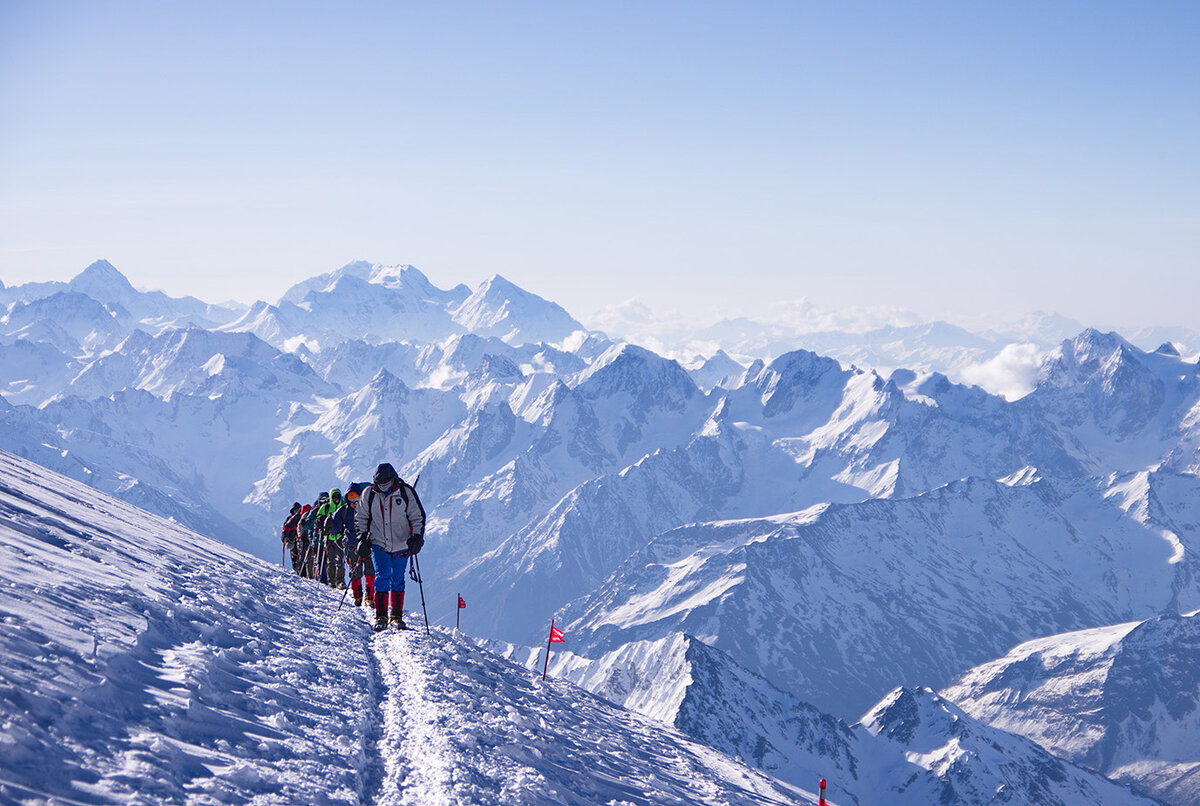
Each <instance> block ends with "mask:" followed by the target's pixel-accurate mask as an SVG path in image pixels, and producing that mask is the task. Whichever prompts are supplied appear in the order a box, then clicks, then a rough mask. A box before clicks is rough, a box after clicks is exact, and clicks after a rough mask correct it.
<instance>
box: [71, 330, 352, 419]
mask: <svg viewBox="0 0 1200 806" xmlns="http://www.w3.org/2000/svg"><path fill="white" fill-rule="evenodd" d="M122 389H144V390H146V391H148V392H150V393H152V394H154V395H155V396H157V397H160V398H162V399H164V400H169V399H171V398H172V397H174V396H176V395H191V396H197V397H206V398H210V399H213V398H216V397H220V396H224V395H230V396H238V397H243V396H248V395H258V396H261V397H263V398H265V399H266V400H267V401H268V402H269V403H272V404H275V405H278V404H279V403H281V402H283V401H291V400H295V399H300V400H304V399H308V398H311V397H313V396H315V395H324V396H330V397H331V396H334V395H336V394H337V392H338V391H339V390H338V389H337V387H334V386H331V385H330V384H328V383H326V382H324V381H323V380H322V379H321V378H320V377H319V376H318V375H317V373H316V372H314V371H313V369H312V367H310V366H309V365H308V364H306V363H305V362H304V361H302V360H301V359H299V358H297V357H296V356H294V355H291V354H288V353H284V352H281V351H279V350H277V349H275V348H274V347H272V346H271V345H269V344H267V343H266V342H265V341H263V340H261V339H259V338H258V337H257V336H254V335H253V334H250V333H221V332H216V331H211V330H204V329H201V328H195V327H192V328H187V329H183V330H177V329H169V330H165V331H163V333H162V334H160V335H158V336H154V337H151V336H147V335H146V334H144V333H142V332H141V331H137V332H135V333H134V334H133V335H131V336H130V337H129V338H127V339H126V340H125V341H124V342H122V343H121V344H120V345H119V346H118V348H117V349H115V350H113V351H112V352H110V353H107V354H105V355H103V356H101V357H100V358H98V359H97V360H95V361H93V362H91V363H89V364H88V365H87V366H86V367H85V368H84V369H83V371H82V372H80V374H79V375H78V377H76V378H75V379H74V380H73V381H72V383H71V388H70V390H69V391H70V394H73V395H77V396H80V397H90V398H95V397H105V396H107V395H110V394H112V393H113V392H117V391H120V390H122Z"/></svg>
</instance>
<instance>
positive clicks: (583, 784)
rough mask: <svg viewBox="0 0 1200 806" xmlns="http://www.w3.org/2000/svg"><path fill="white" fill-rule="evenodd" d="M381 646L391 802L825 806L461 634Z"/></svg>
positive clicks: (393, 638)
mask: <svg viewBox="0 0 1200 806" xmlns="http://www.w3.org/2000/svg"><path fill="white" fill-rule="evenodd" d="M416 621H418V622H419V619H417V620H416ZM372 647H373V649H374V651H375V652H376V654H377V655H378V656H379V658H380V668H381V669H382V672H383V680H384V682H385V684H386V685H387V687H388V694H389V701H388V706H387V709H386V719H385V728H384V736H383V739H382V747H381V749H382V751H383V755H384V758H385V759H386V762H385V764H386V768H385V777H384V782H383V788H382V791H381V792H380V798H379V801H380V802H382V803H400V804H414V806H415V805H416V804H420V805H421V806H426V804H436V805H437V806H441V805H442V804H447V805H449V804H467V803H469V804H473V805H474V806H492V805H493V804H494V806H514V804H551V803H554V804H568V805H569V806H592V804H613V806H618V804H619V805H621V806H629V805H632V804H637V805H638V806H643V805H644V806H662V804H679V806H684V804H722V805H724V806H735V805H736V804H747V806H749V805H750V804H754V805H755V806H766V805H767V804H784V803H787V804H811V803H814V802H815V801H816V798H814V797H812V796H811V795H810V794H808V793H805V792H802V791H800V790H797V789H795V788H793V787H790V786H788V785H787V784H784V783H782V782H779V781H776V780H775V779H773V778H770V777H769V776H767V775H765V774H763V773H761V772H758V771H757V770H752V769H750V768H748V767H746V766H744V765H743V764H741V763H740V762H737V761H734V760H733V759H731V758H729V757H728V756H724V755H722V754H721V753H718V752H717V751H715V750H713V749H711V748H709V747H705V746H704V745H701V744H697V743H695V742H693V741H690V740H688V739H686V738H685V737H683V736H682V735H680V734H679V733H677V732H676V731H674V730H672V729H670V728H668V727H666V726H665V725H663V724H661V723H658V722H656V721H654V720H650V719H647V718H645V717H642V716H639V715H637V714H633V713H631V712H629V711H624V710H622V709H619V708H616V707H614V706H612V705H610V704H609V703H607V702H605V701H603V700H600V699H598V698H596V697H594V696H592V695H590V694H588V693H587V692H585V691H583V690H582V689H579V688H576V687H575V686H573V685H571V684H570V683H566V682H563V681H557V680H548V681H547V682H545V683H543V682H542V681H541V678H540V674H539V673H538V672H535V671H531V670H529V669H525V668H522V667H520V666H518V665H517V664H515V663H512V662H510V661H506V660H504V659H503V658H500V657H498V656H496V655H493V654H491V653H490V652H487V651H485V650H483V649H480V648H478V647H476V646H475V645H474V644H473V643H472V642H470V641H469V640H468V639H466V638H463V637H460V636H459V635H457V634H455V633H454V632H452V631H447V630H443V629H441V628H435V629H434V631H433V634H432V636H431V637H428V638H427V637H426V636H425V635H424V634H423V633H421V632H420V631H412V632H408V633H404V634H397V633H394V632H389V633H385V634H383V635H381V636H378V637H376V638H375V639H374V641H373V644H372ZM813 783H814V784H815V781H814V782H813Z"/></svg>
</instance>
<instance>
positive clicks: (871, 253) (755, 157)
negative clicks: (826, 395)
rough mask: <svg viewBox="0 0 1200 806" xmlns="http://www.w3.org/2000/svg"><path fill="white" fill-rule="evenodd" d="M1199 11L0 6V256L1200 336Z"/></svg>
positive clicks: (43, 268) (203, 294) (280, 286)
mask: <svg viewBox="0 0 1200 806" xmlns="http://www.w3.org/2000/svg"><path fill="white" fill-rule="evenodd" d="M1197 34H1200V7H1197V6H1194V5H1193V4H1188V3H1163V4H1155V5H1153V6H1138V7H1131V6H1128V5H1124V4H1118V3H1099V4H1092V5H1089V6H1088V7H1087V8H1086V9H1082V8H1079V7H1067V6H1058V7H1044V6H1043V5H1039V4H1029V3H1027V4H1021V3H1018V4H1007V5H1005V6H1003V7H980V6H970V7H963V6H960V5H955V4H945V3H933V2H923V3H917V4H911V5H905V6H903V7H897V6H894V5H892V4H886V3H855V4H850V5H840V6H837V7H821V6H813V5H799V4H791V3H774V2H761V3H753V4H748V5H743V6H737V7H728V6H719V5H700V6H697V5H694V4H685V3H673V2H670V3H655V4H617V5H607V6H605V7H603V8H585V7H561V6H558V5H554V4H545V3H517V4H511V5H505V6H502V7H501V6H477V5H470V4H461V3H448V4H439V5H438V6H428V5H425V4H408V3H398V4H366V5H362V6H355V7H352V8H349V9H337V10H335V9H332V8H327V7H323V6H319V5H308V4H282V3H272V2H266V3H261V4H253V5H252V6H244V5H240V4H233V3H227V2H218V3H212V4H205V5H204V6H176V5H146V4H135V3H129V2H114V3H108V4H103V5H101V4H90V3H76V2H64V3H56V4H44V3H36V2H30V1H29V0H9V2H5V3H3V4H0V278H2V279H3V280H4V282H5V283H7V284H18V283H23V282H28V281H32V280H38V279H64V280H65V279H69V277H71V276H73V275H74V274H76V273H78V271H80V270H81V269H82V268H83V267H84V266H86V265H88V264H89V263H91V262H92V261H93V260H95V259H97V258H98V257H105V258H107V259H108V260H110V261H111V262H112V263H113V264H114V265H116V266H117V267H118V268H119V269H120V270H121V271H122V272H123V273H124V274H126V276H128V277H129V278H130V280H131V281H132V282H133V283H134V285H135V286H139V287H152V288H160V289H162V290H164V291H166V292H167V293H170V294H172V295H174V296H184V295H193V296H197V297H200V298H202V299H205V300H208V301H221V300H226V299H238V300H241V301H246V302H250V301H254V300H257V299H264V300H268V301H274V300H275V299H278V297H279V295H280V294H282V293H283V291H284V290H285V289H286V288H287V287H288V286H290V285H291V284H293V283H295V282H298V281H300V280H303V279H306V278H308V277H311V276H314V275H317V274H322V273H325V272H328V271H331V270H333V269H335V268H337V267H338V266H341V265H343V264H345V263H347V262H349V261H351V260H354V259H366V260H371V261H373V262H379V263H385V264H392V263H411V264H413V265H415V266H417V267H418V268H420V269H421V270H422V271H423V272H424V273H426V274H427V275H428V276H429V277H430V278H431V279H432V280H433V281H434V282H436V283H438V284H439V285H442V286H452V285H454V284H456V283H459V282H464V283H467V284H468V285H472V286H474V285H477V284H478V283H479V282H481V281H482V280H483V279H485V278H486V277H488V276H490V275H491V274H493V273H499V274H502V275H504V276H505V277H508V278H509V279H510V280H512V281H513V282H515V283H517V284H518V285H520V286H522V287H524V288H526V289H529V290H531V291H534V292H535V293H538V294H539V295H541V296H543V297H546V298H547V299H551V300H553V301H555V302H558V303H559V304H561V305H563V306H564V307H565V308H566V309H567V310H568V311H571V312H572V313H573V314H574V315H575V316H576V317H580V318H584V317H590V316H593V315H594V313H595V312H596V311H599V310H601V309H604V308H605V307H607V306H613V305H619V304H622V303H624V302H625V301H627V300H630V299H636V300H638V301H639V302H641V303H644V304H645V305H647V306H649V307H650V308H651V309H652V310H654V311H656V312H661V313H664V314H665V313H668V312H672V311H675V312H682V313H684V314H686V315H688V316H689V317H692V318H695V319H697V320H701V321H704V320H715V319H719V318H721V316H722V314H724V313H726V312H727V313H729V314H732V315H737V314H745V313H747V312H753V311H758V310H762V309H763V308H764V307H766V306H769V305H771V304H774V303H776V302H777V301H780V300H795V299H800V298H808V299H811V300H813V301H814V302H815V303H816V304H818V305H821V306H824V307H831V308H836V307H843V306H865V307H881V306H885V307H894V308H898V309H903V310H907V311H914V312H916V313H918V314H920V315H921V316H922V317H924V318H927V319H943V320H946V321H963V320H969V319H980V318H984V319H986V318H991V319H997V318H1003V317H1005V316H1009V315H1013V314H1018V313H1023V312H1026V311H1032V310H1045V311H1056V312H1061V313H1062V314H1063V315H1065V316H1068V317H1071V318H1074V319H1077V320H1079V321H1081V322H1084V323H1087V324H1097V325H1106V326H1114V327H1127V328H1128V327H1146V326H1151V325H1156V324H1158V325H1176V326H1182V327H1189V328H1192V329H1200V322H1197V321H1196V316H1197V315H1196V313H1195V305H1194V302H1193V300H1194V299H1195V298H1196V297H1197V295H1200V271H1198V269H1200V259H1198V258H1200V161H1197V160H1196V159H1195V146H1194V132H1195V131H1197V130H1200V96H1198V94H1197V93H1196V92H1195V90H1194V88H1195V86H1196V85H1197V83H1198V81H1197V80H1198V79H1200V50H1198V49H1196V48H1195V47H1194V42H1195V41H1196V39H1197Z"/></svg>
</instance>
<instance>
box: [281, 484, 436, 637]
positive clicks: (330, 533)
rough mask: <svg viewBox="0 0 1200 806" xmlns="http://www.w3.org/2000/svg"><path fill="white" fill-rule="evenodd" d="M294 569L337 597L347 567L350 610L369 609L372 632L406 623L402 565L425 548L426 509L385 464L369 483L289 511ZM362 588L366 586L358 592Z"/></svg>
mask: <svg viewBox="0 0 1200 806" xmlns="http://www.w3.org/2000/svg"><path fill="white" fill-rule="evenodd" d="M282 539H283V542H284V544H285V545H286V546H287V547H288V549H289V550H290V551H291V555H292V570H293V571H295V572H296V573H297V574H299V575H300V576H302V577H305V578H306V579H312V580H316V581H318V582H321V583H322V584H326V585H329V586H330V587H332V588H337V589H339V590H345V589H346V576H347V574H346V569H347V566H349V572H350V573H349V578H350V590H351V591H352V592H353V594H354V605H355V607H358V606H366V607H374V608H375V629H376V630H382V629H384V628H385V627H387V626H388V623H389V619H388V606H389V605H390V606H391V619H390V623H391V624H392V625H393V626H395V627H397V628H398V629H401V630H407V629H408V627H407V626H406V625H405V623H404V576H405V574H404V566H405V563H406V562H407V561H408V560H409V558H410V557H414V556H416V554H417V553H418V552H420V550H421V547H422V546H424V545H425V509H424V508H423V507H422V506H421V499H420V498H418V497H417V491H416V490H415V489H414V488H413V487H412V485H410V484H407V483H405V482H404V480H403V479H401V478H400V476H399V474H397V473H396V470H395V468H393V467H392V466H391V464H389V463H386V462H385V463H383V464H381V465H379V467H378V468H376V469H375V477H374V480H373V481H371V482H365V481H364V482H355V483H353V484H351V485H350V486H349V487H348V488H347V490H346V494H345V497H343V496H342V491H341V490H340V489H339V488H337V487H334V488H333V489H332V490H330V491H329V492H322V493H321V494H320V495H319V496H317V500H316V501H315V502H314V503H312V504H304V505H303V506H301V504H300V502H299V501H297V502H295V503H294V504H292V509H291V511H290V512H289V513H288V516H287V519H286V520H285V521H284V523H283V538H282ZM364 582H365V585H364Z"/></svg>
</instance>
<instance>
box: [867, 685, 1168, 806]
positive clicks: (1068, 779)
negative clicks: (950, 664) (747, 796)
mask: <svg viewBox="0 0 1200 806" xmlns="http://www.w3.org/2000/svg"><path fill="white" fill-rule="evenodd" d="M861 729H862V730H865V731H866V732H867V733H869V734H870V735H871V736H873V737H876V738H878V739H880V740H881V742H882V743H890V744H891V745H893V747H895V748H896V749H899V750H902V751H903V752H904V754H905V756H906V758H907V759H908V760H909V761H910V762H912V763H914V764H916V765H918V766H920V767H922V768H924V769H925V770H927V771H928V772H929V774H930V777H932V778H933V779H934V781H933V783H934V785H933V786H930V785H929V783H928V782H926V781H923V780H920V779H916V780H913V779H910V780H912V782H913V784H914V785H913V787H912V789H916V790H918V791H919V790H920V789H926V788H927V787H928V789H927V790H926V791H928V792H929V795H928V797H927V799H925V800H924V802H926V803H978V804H985V803H986V804H992V803H997V804H998V803H1037V804H1045V805H1046V806H1067V804H1076V803H1078V804H1085V803H1090V804H1104V803H1109V804H1118V803H1121V804H1125V803H1129V804H1134V803H1138V804H1144V805H1145V806H1151V804H1153V803H1154V801H1151V800H1149V799H1147V798H1142V797H1138V796H1136V795H1134V794H1133V793H1132V792H1130V791H1129V790H1128V789H1126V788H1125V787H1122V786H1119V785H1118V784H1115V783H1113V782H1111V781H1107V780H1105V779H1104V778H1101V777H1100V776H1098V775H1095V774H1092V773H1089V772H1087V771H1086V770H1083V769H1081V768H1079V767H1075V766H1073V765H1071V764H1069V763H1068V762H1065V761H1062V760H1060V759H1056V758H1054V757H1053V756H1050V755H1048V754H1047V753H1046V752H1045V751H1043V750H1042V749H1041V748H1039V747H1038V746H1037V745H1036V744H1034V743H1033V742H1031V741H1029V740H1028V739H1024V738H1022V737H1019V736H1014V735H1013V734H1009V733H1005V732H1003V731H1000V730H997V729H995V728H991V727H988V726H987V725H984V724H983V723H981V722H977V721H975V720H973V719H971V718H970V717H969V716H967V715H966V714H965V713H963V712H962V711H960V710H959V709H958V708H956V707H955V706H954V705H953V704H951V703H949V702H947V701H946V700H944V699H943V698H941V697H939V696H938V695H936V694H934V693H933V691H932V690H930V689H928V688H909V689H904V688H901V689H897V690H895V691H894V692H892V693H891V694H889V695H888V696H887V697H885V698H884V699H883V700H882V701H881V702H880V703H879V704H878V705H877V706H875V707H874V708H873V709H871V711H870V712H869V713H868V714H867V715H866V716H864V717H863V719H862V722H861ZM893 774H894V773H893ZM906 794H907V795H909V796H911V795H912V794H915V793H913V792H912V791H911V790H909V791H906Z"/></svg>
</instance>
